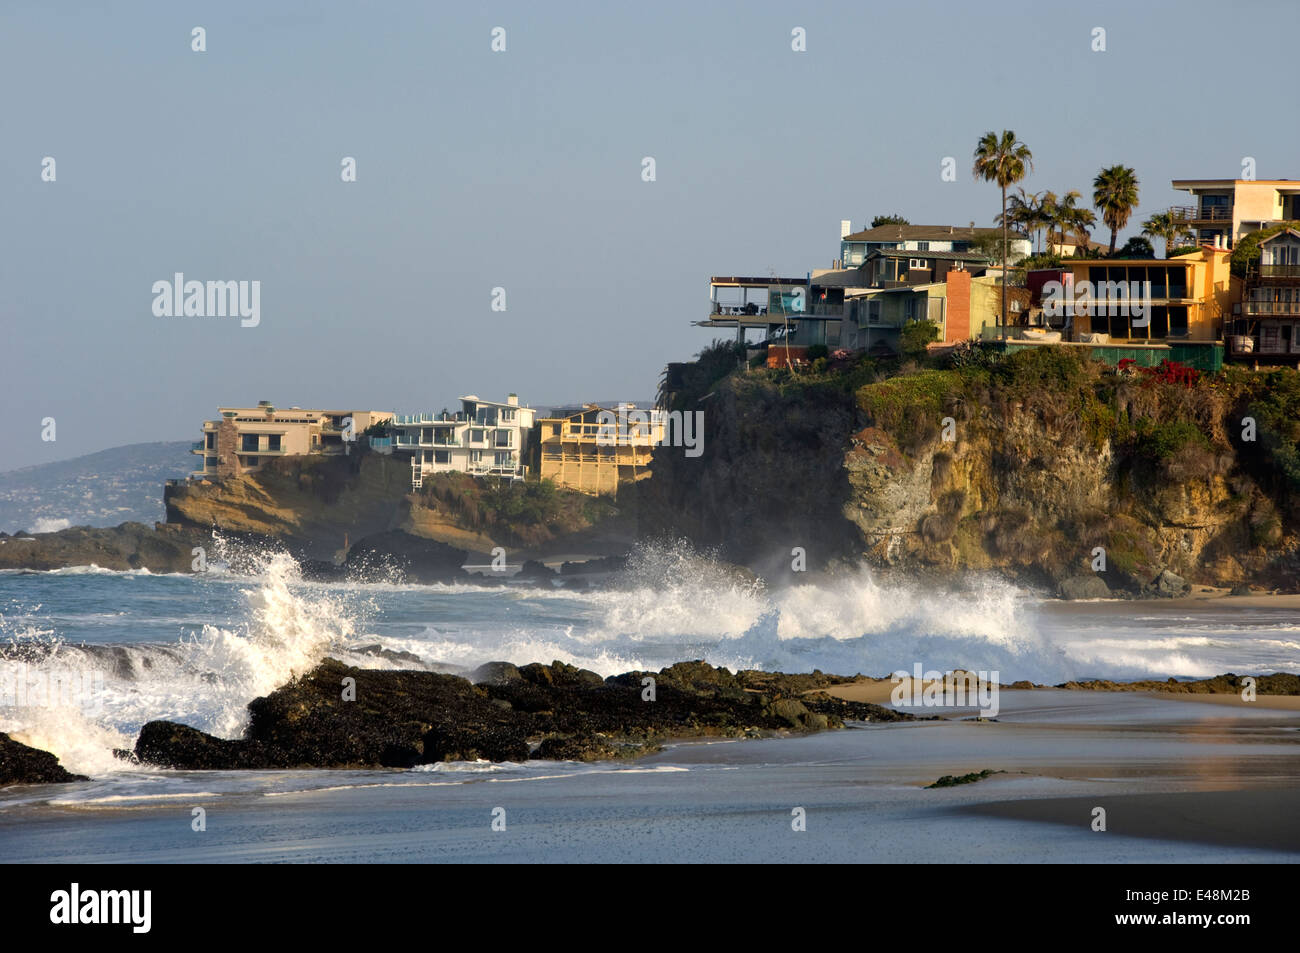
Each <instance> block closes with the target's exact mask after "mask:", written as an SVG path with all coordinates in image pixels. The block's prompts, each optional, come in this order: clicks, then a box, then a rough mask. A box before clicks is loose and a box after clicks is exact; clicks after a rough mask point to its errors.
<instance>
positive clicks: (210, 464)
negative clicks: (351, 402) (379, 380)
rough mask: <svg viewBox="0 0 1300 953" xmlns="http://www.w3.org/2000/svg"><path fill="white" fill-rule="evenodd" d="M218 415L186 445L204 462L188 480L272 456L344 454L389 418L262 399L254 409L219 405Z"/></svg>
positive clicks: (246, 467)
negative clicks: (283, 406) (198, 437)
mask: <svg viewBox="0 0 1300 953" xmlns="http://www.w3.org/2000/svg"><path fill="white" fill-rule="evenodd" d="M218 413H219V414H220V416H219V417H218V418H217V419H216V420H209V421H207V422H205V423H204V424H203V439H202V440H199V441H197V442H196V443H194V444H193V445H192V447H191V453H194V454H197V455H198V456H200V457H201V458H202V460H203V462H202V464H201V465H200V466H198V467H196V468H195V470H194V472H193V473H191V474H190V476H191V478H193V479H220V478H224V477H228V476H237V475H239V474H241V473H256V472H257V471H258V470H260V469H262V467H264V466H265V465H266V464H267V462H268V461H270V460H273V459H276V458H277V457H288V456H305V455H310V454H318V453H321V454H330V453H346V452H347V451H348V450H349V449H350V447H351V445H352V444H353V443H354V442H355V440H356V439H357V437H359V436H360V435H361V434H362V433H363V432H364V431H365V430H366V428H367V427H370V426H372V425H374V424H377V423H384V422H385V421H387V420H388V419H389V418H391V417H392V416H393V415H392V414H391V413H388V412H386V411H382V410H303V409H302V408H301V407H290V408H288V409H287V410H282V409H278V408H276V407H275V406H274V405H273V404H272V403H271V402H270V401H267V400H262V401H258V403H257V406H256V407H220V408H218Z"/></svg>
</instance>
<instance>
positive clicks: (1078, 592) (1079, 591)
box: [1057, 576, 1112, 599]
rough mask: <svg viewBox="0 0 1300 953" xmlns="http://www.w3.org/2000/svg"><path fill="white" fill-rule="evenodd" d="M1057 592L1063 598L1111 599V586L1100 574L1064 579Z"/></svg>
mask: <svg viewBox="0 0 1300 953" xmlns="http://www.w3.org/2000/svg"><path fill="white" fill-rule="evenodd" d="M1057 593H1058V594H1059V595H1060V597H1061V598H1062V599H1109V598H1111V595H1112V594H1111V591H1110V587H1109V586H1107V585H1106V583H1105V582H1103V581H1102V579H1101V577H1100V576H1071V577H1069V578H1068V579H1062V580H1061V584H1060V586H1059V587H1058V588H1057Z"/></svg>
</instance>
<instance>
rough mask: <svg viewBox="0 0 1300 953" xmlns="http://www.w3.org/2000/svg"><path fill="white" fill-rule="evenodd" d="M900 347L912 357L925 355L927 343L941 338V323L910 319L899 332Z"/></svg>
mask: <svg viewBox="0 0 1300 953" xmlns="http://www.w3.org/2000/svg"><path fill="white" fill-rule="evenodd" d="M898 338H899V341H898V343H899V347H900V349H901V350H902V352H903V354H904V355H906V356H907V357H910V358H920V357H923V356H924V355H925V352H926V345H927V344H929V343H930V342H931V341H937V340H939V325H937V324H935V323H934V322H933V321H908V322H907V323H906V324H904V325H903V328H902V330H901V331H899V332H898Z"/></svg>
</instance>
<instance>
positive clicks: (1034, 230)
mask: <svg viewBox="0 0 1300 953" xmlns="http://www.w3.org/2000/svg"><path fill="white" fill-rule="evenodd" d="M1016 192H1017V194H1016V195H1013V196H1011V198H1009V199H1007V215H1008V217H1009V218H1010V221H1011V225H1012V226H1013V227H1015V228H1018V229H1020V230H1021V231H1023V232H1025V233H1026V234H1028V235H1030V236H1032V237H1033V238H1034V251H1037V250H1038V232H1039V230H1040V229H1042V228H1044V227H1046V226H1047V225H1049V224H1051V219H1050V218H1048V216H1047V214H1046V210H1047V207H1046V205H1045V204H1044V200H1043V195H1044V193H1042V192H1026V191H1025V190H1024V189H1023V188H1020V189H1016ZM1046 194H1047V195H1051V194H1052V193H1050V192H1048V193H1046ZM994 221H995V222H997V223H998V224H999V225H1000V224H1002V216H1000V215H999V216H998V217H997V218H996V219H994Z"/></svg>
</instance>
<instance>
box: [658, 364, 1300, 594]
mask: <svg viewBox="0 0 1300 953" xmlns="http://www.w3.org/2000/svg"><path fill="white" fill-rule="evenodd" d="M1298 379H1300V375H1297V374H1296V373H1295V372H1293V371H1289V370H1281V371H1275V372H1272V373H1270V374H1256V373H1253V372H1248V371H1244V370H1230V371H1229V372H1226V373H1225V374H1223V375H1218V376H1215V377H1202V378H1197V377H1195V376H1194V375H1190V374H1188V373H1186V372H1185V370H1184V369H1180V368H1169V367H1166V368H1163V369H1136V368H1127V367H1126V368H1124V369H1122V370H1121V369H1114V368H1109V367H1106V366H1105V365H1103V364H1101V363H1099V362H1095V361H1090V360H1087V359H1086V358H1084V357H1082V356H1080V355H1079V354H1078V353H1077V351H1073V350H1069V349H1065V348H1045V347H1044V348H1034V349H1030V350H1025V351H1021V352H1018V353H1015V354H1011V355H1008V356H999V355H990V354H987V353H986V352H985V353H984V354H983V355H982V356H981V352H978V351H973V350H972V351H965V352H960V351H959V352H957V354H956V355H955V356H954V357H953V358H949V359H948V360H947V361H946V362H943V363H941V362H939V361H933V362H929V364H928V366H924V365H915V364H913V365H911V366H908V367H904V368H899V367H896V366H882V367H875V366H873V365H872V364H871V362H870V361H866V360H863V361H858V362H853V363H843V364H841V366H839V367H835V366H831V367H829V368H827V369H826V370H825V371H823V372H821V373H807V372H805V373H803V374H800V375H794V374H791V372H789V371H786V370H777V371H768V370H758V371H749V372H743V371H739V372H734V373H727V374H724V375H721V376H720V377H719V378H718V379H716V380H715V381H714V382H712V383H711V384H709V385H708V387H707V390H706V391H705V392H704V393H699V392H698V390H697V392H696V393H690V392H687V393H679V394H675V395H670V397H671V399H673V400H674V401H676V403H677V405H678V406H698V407H700V408H701V409H703V411H704V413H705V434H706V444H705V447H706V450H705V453H704V454H703V455H702V456H700V457H698V458H695V459H690V458H687V457H685V455H684V454H683V453H682V452H681V450H680V449H679V448H673V447H661V448H658V449H657V450H656V453H655V458H654V466H653V474H654V475H653V478H652V479H651V481H649V483H648V485H647V486H646V493H647V496H648V505H649V506H652V507H653V508H654V512H655V513H656V514H657V515H658V517H659V518H660V519H662V521H663V523H664V529H665V531H666V532H668V533H672V534H676V535H681V536H685V537H687V538H690V539H692V540H693V541H695V542H696V543H697V544H698V545H702V546H707V547H716V548H717V549H718V551H719V552H720V554H721V555H722V556H723V558H727V559H731V560H734V561H737V562H743V563H746V564H748V565H751V566H753V567H754V568H755V569H758V570H759V571H763V572H766V573H768V574H775V575H781V574H782V573H783V572H784V573H788V572H789V570H790V566H791V563H792V555H791V554H792V552H793V551H794V550H795V548H796V547H800V548H803V549H804V550H805V551H806V555H807V562H808V566H809V568H817V567H824V566H831V565H834V564H835V563H836V562H837V561H839V560H844V559H850V560H858V559H864V560H866V561H867V562H868V563H869V564H871V565H873V566H876V567H880V568H885V569H897V570H902V571H908V572H913V573H916V572H921V573H925V572H932V573H940V574H945V575H947V574H952V573H955V572H960V571H966V570H992V571H997V572H999V573H1001V574H1003V575H1006V576H1010V577H1012V578H1016V579H1018V580H1021V581H1023V582H1026V583H1029V584H1034V585H1044V586H1049V587H1052V588H1055V589H1059V590H1060V591H1062V592H1063V593H1064V594H1067V595H1074V596H1084V597H1095V596H1104V595H1106V594H1107V593H1108V591H1118V592H1126V593H1132V594H1156V595H1179V594H1182V593H1183V592H1185V591H1186V590H1187V587H1188V586H1189V585H1191V584H1199V585H1209V586H1216V587H1235V586H1241V585H1246V584H1250V585H1256V586H1263V587H1268V588H1284V589H1289V590H1290V589H1294V588H1295V587H1296V585H1297V580H1300V532H1298V527H1300V512H1298V511H1297V500H1298V499H1300V496H1298V495H1297V494H1296V492H1295V491H1296V490H1297V488H1300V466H1297V463H1296V461H1297V454H1296V442H1297V437H1298V436H1300V435H1298V434H1297V433H1296V429H1297V425H1296V420H1297V411H1300V380H1298Z"/></svg>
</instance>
